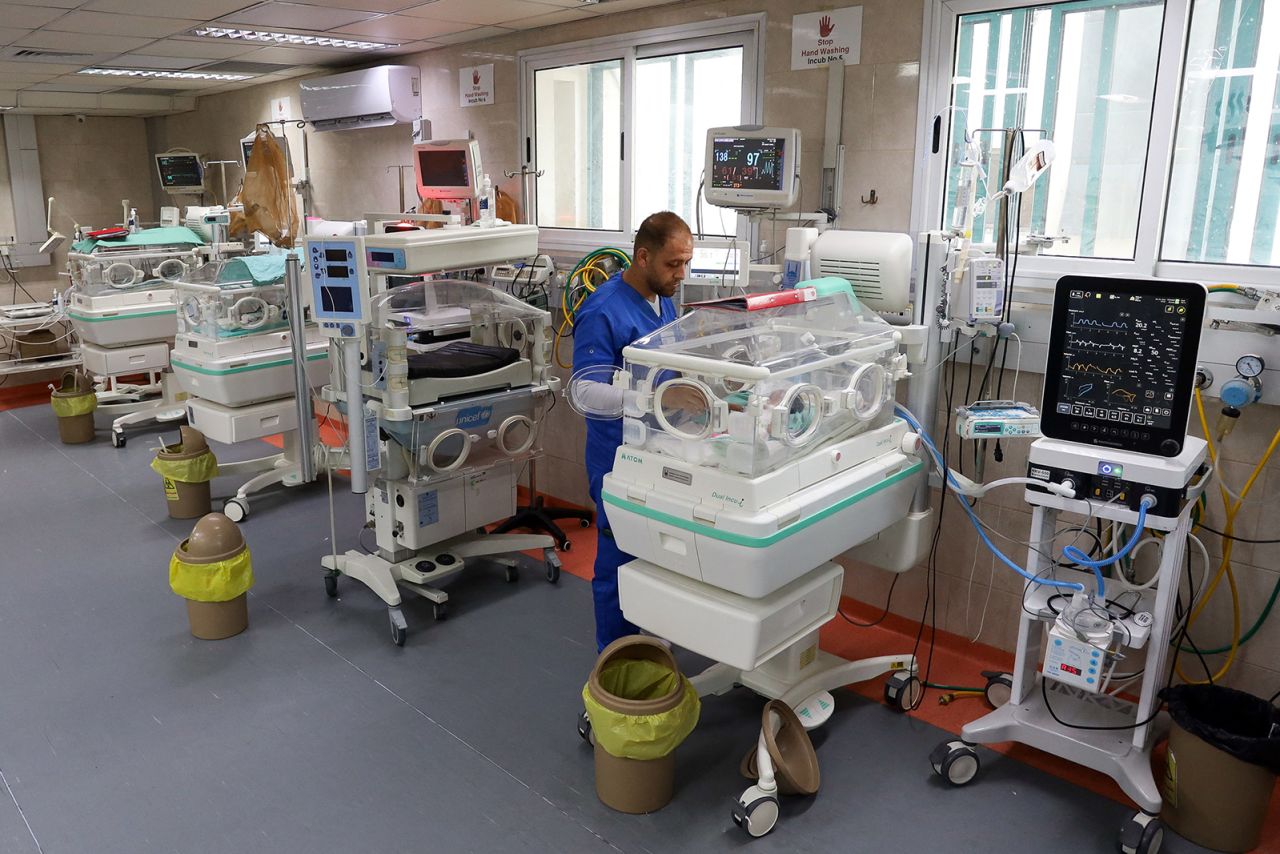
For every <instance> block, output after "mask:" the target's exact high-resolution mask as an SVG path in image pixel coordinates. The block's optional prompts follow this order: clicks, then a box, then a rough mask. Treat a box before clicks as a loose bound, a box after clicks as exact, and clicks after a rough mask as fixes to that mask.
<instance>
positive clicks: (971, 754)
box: [929, 741, 981, 786]
mask: <svg viewBox="0 0 1280 854" xmlns="http://www.w3.org/2000/svg"><path fill="white" fill-rule="evenodd" d="M929 764H931V765H932V766H933V772H934V773H935V774H937V775H938V776H939V777H941V778H942V779H944V780H946V781H947V782H948V783H950V784H951V785H953V786H963V785H965V784H966V783H969V782H970V781H972V780H973V778H974V777H976V776H978V769H979V768H980V767H981V763H980V762H979V761H978V751H976V750H974V749H973V748H972V747H970V746H969V745H967V744H965V743H964V742H963V741H947V742H943V743H942V744H939V745H938V746H937V747H936V748H934V750H933V752H932V753H930V754H929Z"/></svg>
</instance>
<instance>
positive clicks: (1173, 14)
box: [912, 0, 1280, 301]
mask: <svg viewBox="0 0 1280 854" xmlns="http://www.w3.org/2000/svg"><path fill="white" fill-rule="evenodd" d="M1192 3H1193V0H1164V20H1163V23H1162V28H1161V33H1160V53H1159V60H1158V62H1157V66H1156V78H1155V88H1154V91H1153V93H1152V114H1151V124H1150V129H1149V135H1148V138H1147V158H1146V169H1145V172H1144V176H1143V184H1142V190H1141V197H1140V200H1139V205H1138V225H1137V234H1136V237H1135V242H1134V257H1133V259H1132V260H1124V259H1119V260H1117V259H1110V258H1080V257H1075V256H1047V255H1042V256H1030V255H1024V256H1021V257H1020V258H1019V260H1018V279H1019V282H1018V287H1019V290H1022V289H1023V288H1026V289H1029V290H1033V291H1034V290H1047V289H1051V288H1052V287H1053V285H1054V283H1055V282H1056V281H1057V280H1058V278H1059V277H1060V276H1063V275H1066V274H1067V273H1078V274H1082V275H1098V276H1128V277H1132V278H1149V279H1163V280H1169V281H1188V280H1189V281H1199V282H1236V283H1242V284H1266V283H1268V282H1274V280H1275V276H1276V274H1277V271H1280V267H1263V266H1251V265H1241V264H1222V263H1201V262H1191V261H1165V260H1162V259H1161V247H1162V246H1163V242H1164V230H1165V205H1166V202H1167V200H1168V198H1169V195H1170V188H1171V182H1172V180H1173V170H1172V166H1173V148H1174V141H1175V136H1176V133H1177V127H1178V120H1179V118H1180V114H1181V110H1182V94H1183V85H1182V81H1183V73H1184V67H1185V63H1186V50H1187V43H1188V39H1189V37H1190V25H1191V12H1192ZM1039 5H1051V4H1050V3H1038V2H1031V3H1028V2H1018V0H926V3H925V10H924V11H925V20H924V35H923V42H922V46H921V51H922V56H923V57H924V58H925V63H924V69H923V71H922V75H921V76H922V79H921V98H920V106H919V110H918V115H917V134H916V146H917V148H916V150H917V151H920V152H923V153H924V156H923V157H920V158H919V159H918V160H917V165H916V173H915V176H914V192H913V198H912V230H913V231H914V232H916V233H920V232H924V231H936V230H938V229H939V228H941V227H942V224H943V217H944V211H943V193H944V191H945V182H946V177H947V175H946V173H947V156H948V151H949V139H950V122H949V121H947V117H948V114H949V112H950V110H951V78H952V74H953V69H954V67H955V50H956V43H957V24H958V21H959V18H960V17H961V16H964V15H972V14H981V13H984V12H1001V11H1006V10H1009V9H1018V8H1026V7H1029V6H1039ZM1161 105H1173V109H1171V110H1167V111H1162V110H1161V109H1160V107H1161ZM935 117H939V118H940V120H941V122H942V127H941V128H940V135H939V143H938V144H939V149H938V151H937V152H936V153H935V152H934V150H933V139H934V121H935ZM1050 168H1052V167H1050ZM1036 301H1039V300H1036Z"/></svg>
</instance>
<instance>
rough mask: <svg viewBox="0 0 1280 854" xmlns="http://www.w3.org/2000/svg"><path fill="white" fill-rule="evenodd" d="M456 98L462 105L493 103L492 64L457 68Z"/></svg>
mask: <svg viewBox="0 0 1280 854" xmlns="http://www.w3.org/2000/svg"><path fill="white" fill-rule="evenodd" d="M458 100H459V105H460V106H463V107H478V106H480V105H481V104H492V103H493V66H492V65H476V66H473V67H471V68H460V69H458Z"/></svg>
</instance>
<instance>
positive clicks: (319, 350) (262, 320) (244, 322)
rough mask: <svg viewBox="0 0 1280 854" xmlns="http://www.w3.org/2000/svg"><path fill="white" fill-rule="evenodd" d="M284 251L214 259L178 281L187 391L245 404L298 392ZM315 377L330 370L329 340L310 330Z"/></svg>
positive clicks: (176, 363)
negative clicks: (274, 253)
mask: <svg viewBox="0 0 1280 854" xmlns="http://www.w3.org/2000/svg"><path fill="white" fill-rule="evenodd" d="M284 268H285V256H284V255H254V256H246V257H240V258H229V259H222V260H218V261H211V262H210V263H208V264H205V265H204V266H202V267H199V268H197V269H194V270H192V271H191V272H190V274H189V275H187V276H185V277H184V278H183V280H182V281H180V282H178V283H177V285H176V286H175V293H176V299H177V304H178V334H177V337H176V338H175V340H174V346H173V353H172V356H171V358H170V362H171V364H172V366H173V372H174V375H175V376H176V377H177V379H178V382H179V384H180V385H181V386H182V388H183V390H185V391H186V392H188V393H190V394H192V395H194V396H195V397H198V398H200V399H202V400H206V401H211V402H213V403H216V404H219V405H221V406H227V407H243V406H247V405H249V404H253V403H260V402H263V401H268V400H276V399H279V398H284V397H291V396H292V395H293V353H292V350H291V348H290V337H291V334H292V333H291V332H290V330H289V313H288V309H287V306H286V299H285V290H286V289H285V285H284ZM306 360H307V375H308V378H309V380H310V381H311V383H312V385H313V386H314V385H318V384H320V383H322V382H323V381H324V378H325V376H326V374H327V371H328V342H327V341H326V340H325V338H324V337H323V336H321V335H320V334H319V333H318V332H317V331H316V330H315V328H314V326H311V327H308V328H307V345H306Z"/></svg>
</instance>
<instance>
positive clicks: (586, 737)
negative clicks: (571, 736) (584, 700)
mask: <svg viewBox="0 0 1280 854" xmlns="http://www.w3.org/2000/svg"><path fill="white" fill-rule="evenodd" d="M578 737H579V738H581V739H582V740H583V741H585V742H586V743H587V744H595V741H594V739H592V737H591V718H589V717H587V713H586V712H580V713H579V714H578Z"/></svg>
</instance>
